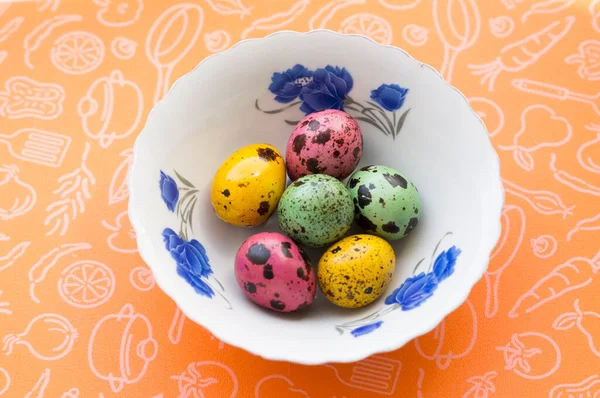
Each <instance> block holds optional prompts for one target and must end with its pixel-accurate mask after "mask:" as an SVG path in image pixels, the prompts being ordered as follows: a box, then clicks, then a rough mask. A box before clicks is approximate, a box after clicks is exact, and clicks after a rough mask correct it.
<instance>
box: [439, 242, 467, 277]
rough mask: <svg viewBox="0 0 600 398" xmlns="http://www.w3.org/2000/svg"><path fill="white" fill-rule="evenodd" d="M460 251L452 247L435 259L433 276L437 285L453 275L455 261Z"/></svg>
mask: <svg viewBox="0 0 600 398" xmlns="http://www.w3.org/2000/svg"><path fill="white" fill-rule="evenodd" d="M460 253H462V251H461V250H460V249H459V248H457V247H456V246H452V247H451V248H449V249H448V250H444V251H443V252H441V253H440V255H439V256H437V258H436V259H435V262H434V263H433V274H434V275H435V277H436V278H437V281H438V283H440V282H441V281H443V280H444V279H446V278H448V277H449V276H450V275H452V274H453V273H454V266H455V265H456V259H457V258H458V256H459V255H460Z"/></svg>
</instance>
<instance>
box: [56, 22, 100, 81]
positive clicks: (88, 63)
mask: <svg viewBox="0 0 600 398" xmlns="http://www.w3.org/2000/svg"><path fill="white" fill-rule="evenodd" d="M103 60H104V43H103V42H102V40H101V39H100V38H99V37H98V36H96V35H94V34H92V33H89V32H84V31H74V32H68V33H65V34H64V35H62V36H60V37H59V38H58V39H56V40H55V41H54V44H53V45H52V49H51V50H50V61H51V62H52V64H53V65H54V66H55V67H56V69H58V70H60V71H61V72H64V73H66V74H69V75H82V74H84V73H88V72H91V71H93V70H95V69H96V68H98V66H100V64H101V63H102V61H103Z"/></svg>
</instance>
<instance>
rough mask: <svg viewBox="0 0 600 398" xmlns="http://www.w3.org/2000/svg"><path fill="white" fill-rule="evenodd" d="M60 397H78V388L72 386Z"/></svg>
mask: <svg viewBox="0 0 600 398" xmlns="http://www.w3.org/2000/svg"><path fill="white" fill-rule="evenodd" d="M60 398H79V389H78V388H75V387H73V388H71V389H70V390H69V391H65V392H64V393H63V394H62V395H61V396H60Z"/></svg>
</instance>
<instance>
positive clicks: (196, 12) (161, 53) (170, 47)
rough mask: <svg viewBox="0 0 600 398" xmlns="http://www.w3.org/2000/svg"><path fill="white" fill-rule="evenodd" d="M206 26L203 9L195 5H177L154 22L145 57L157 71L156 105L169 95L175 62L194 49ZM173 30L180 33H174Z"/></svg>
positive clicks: (148, 37)
mask: <svg viewBox="0 0 600 398" xmlns="http://www.w3.org/2000/svg"><path fill="white" fill-rule="evenodd" d="M203 25H204V11H202V8H200V6H198V5H196V4H177V5H174V6H172V7H170V8H168V9H167V10H165V11H164V12H163V13H162V14H160V16H159V17H158V18H157V19H156V21H154V23H153V24H152V27H151V28H150V32H148V36H147V37H146V56H147V57H148V59H149V60H150V62H151V63H152V65H154V66H155V67H156V70H157V72H158V75H157V79H156V91H155V92H154V103H155V104H156V103H157V102H158V101H159V100H160V99H161V98H162V97H164V96H165V95H166V94H167V91H168V90H169V86H170V79H171V74H172V73H173V69H174V68H175V65H177V64H178V63H179V61H181V60H182V59H183V58H184V57H185V56H186V55H187V54H188V53H189V52H190V51H191V50H192V48H193V47H194V45H195V44H196V41H197V40H198V37H199V36H200V31H202V26H203ZM174 26H179V27H178V28H175V27H174ZM174 29H178V32H179V33H178V34H174V33H175V32H174V31H173V30H174ZM167 37H168V39H167Z"/></svg>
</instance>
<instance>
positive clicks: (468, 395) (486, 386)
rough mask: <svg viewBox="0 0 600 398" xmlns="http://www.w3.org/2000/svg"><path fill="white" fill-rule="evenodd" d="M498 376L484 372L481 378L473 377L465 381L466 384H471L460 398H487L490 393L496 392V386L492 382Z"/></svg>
mask: <svg viewBox="0 0 600 398" xmlns="http://www.w3.org/2000/svg"><path fill="white" fill-rule="evenodd" d="M497 376H498V372H495V371H493V370H492V371H490V372H485V374H484V375H483V376H473V377H470V378H468V379H467V383H471V384H473V386H472V387H471V388H469V389H468V390H467V391H466V392H465V393H464V394H463V396H462V398H488V396H489V393H490V392H496V385H495V384H494V383H493V382H492V379H495V378H496V377H497Z"/></svg>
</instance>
